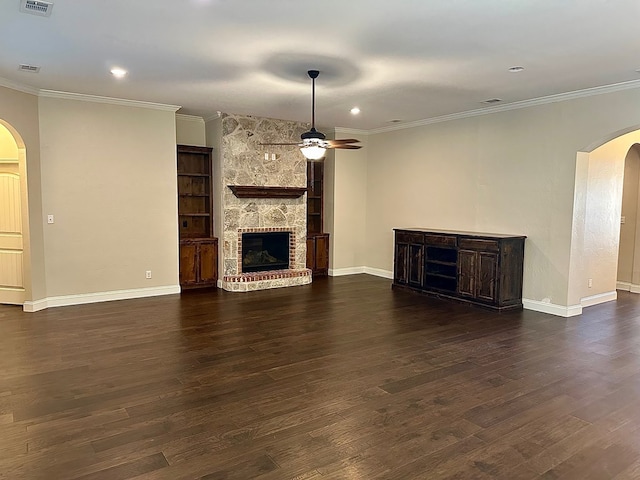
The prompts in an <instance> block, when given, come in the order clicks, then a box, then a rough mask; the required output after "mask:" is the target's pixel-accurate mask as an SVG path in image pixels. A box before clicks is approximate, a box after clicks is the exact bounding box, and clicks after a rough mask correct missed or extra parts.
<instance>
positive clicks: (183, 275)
mask: <svg viewBox="0 0 640 480" xmlns="http://www.w3.org/2000/svg"><path fill="white" fill-rule="evenodd" d="M196 250H197V247H196V245H193V244H182V245H180V285H187V284H192V283H196V282H197V281H198V272H197V263H196V256H197V251H196Z"/></svg>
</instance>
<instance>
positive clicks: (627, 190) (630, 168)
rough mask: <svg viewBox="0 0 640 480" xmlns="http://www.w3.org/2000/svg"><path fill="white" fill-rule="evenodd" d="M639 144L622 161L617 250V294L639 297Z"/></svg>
mask: <svg viewBox="0 0 640 480" xmlns="http://www.w3.org/2000/svg"><path fill="white" fill-rule="evenodd" d="M639 207H640V144H638V143H636V144H634V145H633V146H632V147H631V148H630V149H629V151H628V152H627V156H626V157H625V161H624V184H623V187H622V212H621V216H620V248H619V254H618V283H617V288H618V290H626V291H630V292H633V293H640V246H639V245H638V239H640V232H639V231H638V228H639V227H638V226H639V222H638V212H639V210H640V209H639Z"/></svg>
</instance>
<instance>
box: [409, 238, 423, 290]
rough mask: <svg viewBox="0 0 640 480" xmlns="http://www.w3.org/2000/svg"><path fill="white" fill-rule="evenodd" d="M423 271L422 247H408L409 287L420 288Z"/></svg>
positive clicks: (411, 245)
mask: <svg viewBox="0 0 640 480" xmlns="http://www.w3.org/2000/svg"><path fill="white" fill-rule="evenodd" d="M423 270H424V245H416V244H410V245H409V285H412V286H414V287H421V286H422V278H423V275H422V273H423Z"/></svg>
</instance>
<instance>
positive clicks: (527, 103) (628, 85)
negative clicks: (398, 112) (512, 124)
mask: <svg viewBox="0 0 640 480" xmlns="http://www.w3.org/2000/svg"><path fill="white" fill-rule="evenodd" d="M639 87H640V80H631V81H629V82H622V83H614V84H612V85H604V86H602V87H593V88H585V89H583V90H576V91H573V92H567V93H559V94H556V95H548V96H546V97H538V98H532V99H530V100H522V101H520V102H513V103H506V104H504V105H495V106H492V107H486V108H479V109H477V110H468V111H466V112H460V113H452V114H450V115H442V116H440V117H433V118H426V119H423V120H416V121H414V122H407V123H402V124H397V125H390V126H388V127H381V128H374V129H371V130H368V133H370V134H376V133H385V132H392V131H395V130H405V129H407V128H414V127H421V126H424V125H432V124H434V123H442V122H449V121H451V120H459V119H462V118H469V117H477V116H480V115H489V114H492V113H498V112H506V111H509V110H518V109H520V108H527V107H533V106H536V105H546V104H549V103H556V102H563V101H566V100H573V99H576V98H584V97H592V96H595V95H602V94H605V93H613V92H619V91H622V90H631V89H634V88H639Z"/></svg>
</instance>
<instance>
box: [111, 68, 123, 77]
mask: <svg viewBox="0 0 640 480" xmlns="http://www.w3.org/2000/svg"><path fill="white" fill-rule="evenodd" d="M126 74H127V71H126V70H124V69H122V68H112V69H111V75H113V76H114V77H116V78H122V77H124V76H125V75H126Z"/></svg>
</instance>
